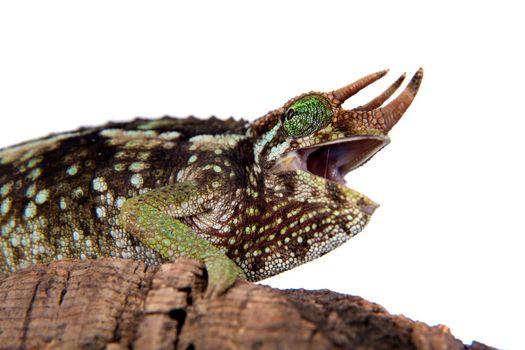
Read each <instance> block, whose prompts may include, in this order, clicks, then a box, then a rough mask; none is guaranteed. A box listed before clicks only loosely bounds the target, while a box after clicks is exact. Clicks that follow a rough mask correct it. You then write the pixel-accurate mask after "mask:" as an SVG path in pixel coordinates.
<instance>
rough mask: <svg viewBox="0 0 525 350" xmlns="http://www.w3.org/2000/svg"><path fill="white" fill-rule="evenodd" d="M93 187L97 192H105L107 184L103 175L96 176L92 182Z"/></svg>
mask: <svg viewBox="0 0 525 350" xmlns="http://www.w3.org/2000/svg"><path fill="white" fill-rule="evenodd" d="M92 185H93V189H94V190H95V191H98V192H105V191H106V190H107V189H108V185H107V184H106V181H105V180H104V178H103V177H96V178H94V179H93V182H92Z"/></svg>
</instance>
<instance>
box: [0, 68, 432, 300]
mask: <svg viewBox="0 0 525 350" xmlns="http://www.w3.org/2000/svg"><path fill="white" fill-rule="evenodd" d="M385 74H386V71H381V72H377V73H374V74H371V75H368V76H366V77H364V78H362V79H360V80H358V81H356V82H354V83H353V84H350V85H347V86H345V87H343V88H341V89H338V90H335V91H331V92H328V93H319V92H310V93H306V94H303V95H300V96H298V97H295V98H293V99H291V100H290V101H288V102H286V103H285V104H284V106H282V107H280V108H277V109H275V110H273V111H271V112H269V113H268V114H266V115H265V116H263V117H261V118H259V119H257V120H255V121H254V122H252V123H248V122H246V121H242V120H233V119H231V118H230V119H228V120H219V119H216V118H214V117H212V118H211V119H208V120H200V119H196V118H193V117H189V118H185V119H177V118H170V117H164V118H161V119H157V120H147V119H135V120H133V121H130V122H124V123H108V124H106V125H103V126H100V127H89V128H81V129H78V130H76V131H73V132H66V133H60V134H52V135H50V136H48V137H44V138H41V139H38V140H34V141H29V142H25V143H21V144H18V145H15V146H12V147H8V148H4V149H2V150H0V230H1V237H0V247H1V251H0V272H3V273H4V274H9V273H12V272H14V271H17V270H19V269H21V268H24V267H26V266H29V265H32V264H37V263H46V262H50V261H53V260H60V259H64V258H79V259H94V258H97V257H102V256H110V257H122V258H129V259H138V260H142V261H144V262H146V263H147V264H152V265H155V264H159V263H162V262H164V261H168V260H172V259H174V258H175V257H178V256H186V257H191V258H195V259H198V260H200V261H202V262H203V263H204V264H205V266H206V268H207V271H208V287H207V293H209V294H210V295H213V294H217V293H219V292H221V291H223V290H225V289H226V288H228V287H229V286H230V285H231V284H232V283H233V282H234V281H235V280H236V279H237V278H245V279H248V280H250V281H257V280H260V279H263V278H266V277H269V276H272V275H275V274H277V273H279V272H282V271H285V270H289V269H291V268H293V267H295V266H297V265H300V264H302V263H304V262H307V261H310V260H312V259H315V258H317V257H319V256H321V255H323V254H325V253H327V252H329V251H330V250H332V249H334V248H336V247H337V246H339V245H341V244H342V243H343V242H345V241H347V240H348V239H349V238H351V237H352V236H354V235H356V234H357V233H358V232H360V231H361V230H362V229H363V227H364V226H365V225H366V224H367V222H368V220H369V219H370V216H371V215H372V213H373V212H374V210H375V209H376V207H377V204H376V203H374V202H373V201H372V200H370V199H369V198H367V197H365V196H364V195H362V194H360V193H358V192H356V191H354V190H351V189H350V188H348V187H346V186H345V181H344V176H345V174H346V173H348V172H349V171H351V170H353V169H355V168H357V167H359V166H360V165H362V164H363V163H365V162H366V161H367V160H368V159H370V158H371V157H372V156H373V155H374V154H375V153H376V152H377V151H379V150H380V149H381V148H383V147H384V146H385V145H386V144H388V142H389V138H388V137H387V133H388V131H389V130H390V129H391V128H392V127H393V126H394V124H396V122H397V121H398V120H399V119H400V118H401V116H402V115H403V113H404V112H405V110H406V109H407V108H408V107H409V105H410V104H411V102H412V100H413V99H414V96H415V95H416V93H417V90H418V88H419V85H420V83H421V79H422V77H423V71H422V69H420V70H418V71H417V73H416V74H415V75H414V77H413V78H412V80H411V81H410V82H409V84H408V86H407V87H406V88H405V89H404V90H403V91H402V92H401V94H400V95H399V96H398V97H397V98H395V99H394V100H392V101H391V102H390V103H388V104H386V105H385V106H383V107H381V106H382V105H383V104H384V102H385V101H386V100H387V99H388V98H389V97H390V96H391V95H392V94H393V93H394V92H395V91H396V90H397V88H399V86H400V85H401V83H402V81H403V78H404V75H403V76H401V77H400V78H399V79H398V80H397V81H395V82H394V83H393V84H392V85H391V86H390V87H389V88H388V89H387V90H385V91H384V92H383V93H382V94H380V95H379V96H377V97H376V98H374V99H373V100H372V101H370V102H369V103H367V104H365V105H363V106H360V107H358V108H355V109H352V110H345V109H343V108H342V107H341V105H342V103H343V102H344V101H345V100H347V99H348V98H349V97H350V96H352V95H354V94H355V93H357V92H358V91H359V90H361V89H363V88H364V87H366V86H367V85H369V84H371V83H373V82H374V81H376V80H378V79H379V78H381V77H382V76H384V75H385Z"/></svg>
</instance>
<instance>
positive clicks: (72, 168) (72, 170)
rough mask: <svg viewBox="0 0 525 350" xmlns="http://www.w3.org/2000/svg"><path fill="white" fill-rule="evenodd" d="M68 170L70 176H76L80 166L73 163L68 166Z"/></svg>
mask: <svg viewBox="0 0 525 350" xmlns="http://www.w3.org/2000/svg"><path fill="white" fill-rule="evenodd" d="M66 172H67V174H68V175H69V176H75V175H76V174H77V172H78V168H77V167H76V166H75V165H72V166H70V167H69V168H67V170H66Z"/></svg>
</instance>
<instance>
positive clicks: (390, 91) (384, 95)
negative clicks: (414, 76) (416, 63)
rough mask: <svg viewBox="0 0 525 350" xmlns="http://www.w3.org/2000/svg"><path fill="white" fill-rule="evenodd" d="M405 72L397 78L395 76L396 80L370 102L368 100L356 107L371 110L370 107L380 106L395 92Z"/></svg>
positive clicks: (403, 78) (361, 109)
mask: <svg viewBox="0 0 525 350" xmlns="http://www.w3.org/2000/svg"><path fill="white" fill-rule="evenodd" d="M405 77H406V74H405V73H403V74H402V75H401V76H400V77H399V78H397V80H396V81H394V82H393V83H392V85H390V86H389V87H388V88H387V89H386V90H385V91H383V93H382V94H381V95H379V96H377V97H376V98H374V99H373V100H371V101H370V102H368V103H367V104H365V105H362V106H359V107H357V108H356V109H357V110H360V111H371V110H372V109H376V108H377V107H381V105H382V104H383V103H384V102H385V101H386V100H388V98H389V97H390V96H392V95H393V94H394V92H396V90H397V89H398V88H399V87H400V86H401V84H402V83H403V80H405Z"/></svg>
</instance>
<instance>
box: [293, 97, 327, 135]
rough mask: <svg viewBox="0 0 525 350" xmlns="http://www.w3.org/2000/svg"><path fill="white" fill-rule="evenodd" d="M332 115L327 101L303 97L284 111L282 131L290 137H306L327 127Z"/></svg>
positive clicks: (320, 98)
mask: <svg viewBox="0 0 525 350" xmlns="http://www.w3.org/2000/svg"><path fill="white" fill-rule="evenodd" d="M333 115H334V113H333V111H332V108H331V107H330V102H328V100H327V99H325V98H324V97H321V96H317V95H311V96H305V97H303V98H301V99H299V100H297V101H295V102H294V103H293V104H292V105H291V106H290V108H288V110H287V111H286V113H285V115H284V121H283V127H284V131H285V132H286V134H288V136H291V137H304V136H308V135H310V134H313V133H314V132H316V131H318V130H320V129H322V128H323V127H325V126H326V125H328V124H329V123H330V121H331V120H332V116H333Z"/></svg>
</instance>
